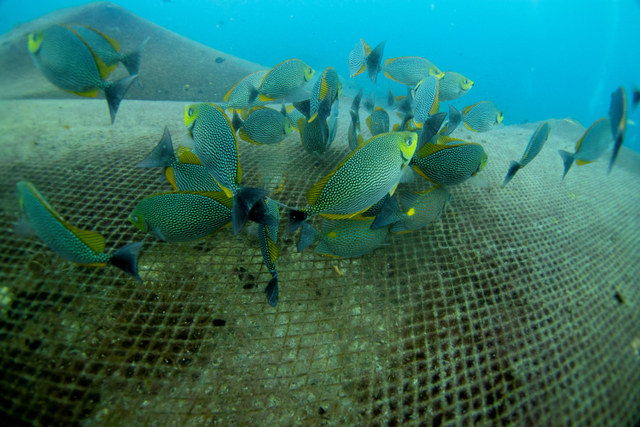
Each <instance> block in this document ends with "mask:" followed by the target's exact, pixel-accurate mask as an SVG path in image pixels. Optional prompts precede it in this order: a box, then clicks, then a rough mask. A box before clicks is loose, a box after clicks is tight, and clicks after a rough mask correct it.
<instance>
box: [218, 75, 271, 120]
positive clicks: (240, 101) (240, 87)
mask: <svg viewBox="0 0 640 427" xmlns="http://www.w3.org/2000/svg"><path fill="white" fill-rule="evenodd" d="M268 72H269V70H260V71H256V72H255V73H251V74H249V75H248V76H245V77H243V78H242V80H240V81H239V82H238V83H236V84H235V85H233V87H232V88H231V89H229V91H228V92H227V93H226V94H225V95H224V97H222V100H223V101H224V102H225V108H228V109H229V112H230V113H233V109H234V108H237V109H245V110H246V109H247V108H248V107H249V97H250V95H251V90H252V88H253V89H255V88H256V87H258V86H260V83H262V80H263V79H264V76H266V75H267V73H268ZM252 104H253V105H262V104H263V102H261V101H260V100H258V99H254V100H253V103H252Z"/></svg>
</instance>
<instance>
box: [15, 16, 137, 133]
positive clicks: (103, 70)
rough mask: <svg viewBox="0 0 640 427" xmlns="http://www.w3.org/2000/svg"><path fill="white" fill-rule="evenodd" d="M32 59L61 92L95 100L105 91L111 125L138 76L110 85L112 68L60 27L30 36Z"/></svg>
mask: <svg viewBox="0 0 640 427" xmlns="http://www.w3.org/2000/svg"><path fill="white" fill-rule="evenodd" d="M27 39H28V48H29V54H30V55H31V59H32V60H33V62H34V64H35V65H36V67H37V68H38V69H39V70H40V72H41V73H42V74H43V75H44V76H45V77H46V78H47V80H49V81H50V82H51V83H53V84H54V85H55V86H57V87H58V88H60V89H62V90H64V91H66V92H70V93H73V94H76V95H80V96H86V97H89V98H95V97H96V96H98V93H100V91H103V92H104V94H105V97H106V98H107V104H108V105H109V115H110V116H111V123H113V122H114V121H115V119H116V113H117V112H118V107H119V106H120V102H121V101H122V98H124V96H125V94H126V92H127V90H128V89H129V86H131V84H132V83H133V82H134V81H135V80H136V79H137V78H138V75H137V74H134V75H131V76H129V77H125V78H123V79H121V80H116V81H107V80H105V79H106V78H107V76H108V75H109V67H107V65H106V64H105V63H104V61H103V60H102V59H100V57H99V56H98V55H97V54H96V53H95V52H94V51H93V50H92V49H91V47H89V45H88V44H87V43H86V42H85V41H84V39H83V38H82V37H81V36H80V35H79V34H78V33H77V32H76V31H75V30H73V29H72V28H70V27H68V26H64V25H60V24H55V25H51V26H50V27H47V28H45V29H44V30H42V31H39V32H36V33H30V34H29V35H28V36H27Z"/></svg>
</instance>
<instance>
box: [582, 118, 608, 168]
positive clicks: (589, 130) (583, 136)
mask: <svg viewBox="0 0 640 427" xmlns="http://www.w3.org/2000/svg"><path fill="white" fill-rule="evenodd" d="M604 119H605V117H603V118H601V119H598V120H596V121H595V122H593V124H592V125H591V126H589V129H587V131H586V132H585V133H584V135H582V138H580V139H579V140H578V142H576V153H577V152H578V150H579V149H580V146H581V145H582V143H583V142H584V138H585V137H586V136H587V135H589V132H591V129H592V128H593V127H594V126H595V125H596V124H597V123H599V122H600V121H601V120H604ZM576 163H577V162H576Z"/></svg>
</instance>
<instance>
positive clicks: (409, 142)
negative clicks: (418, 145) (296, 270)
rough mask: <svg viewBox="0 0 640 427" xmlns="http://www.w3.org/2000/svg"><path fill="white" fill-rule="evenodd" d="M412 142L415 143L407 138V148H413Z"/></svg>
mask: <svg viewBox="0 0 640 427" xmlns="http://www.w3.org/2000/svg"><path fill="white" fill-rule="evenodd" d="M412 142H413V139H412V138H407V147H411V143H412Z"/></svg>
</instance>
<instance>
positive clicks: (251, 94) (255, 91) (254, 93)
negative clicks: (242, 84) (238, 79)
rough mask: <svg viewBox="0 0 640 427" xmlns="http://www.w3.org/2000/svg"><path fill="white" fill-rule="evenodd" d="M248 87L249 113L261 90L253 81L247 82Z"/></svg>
mask: <svg viewBox="0 0 640 427" xmlns="http://www.w3.org/2000/svg"><path fill="white" fill-rule="evenodd" d="M247 87H248V89H249V99H248V100H247V114H248V113H249V111H251V107H253V103H254V102H256V99H258V95H260V92H259V91H258V89H256V87H255V86H254V85H252V84H251V83H247Z"/></svg>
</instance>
